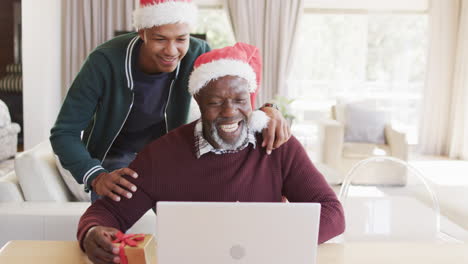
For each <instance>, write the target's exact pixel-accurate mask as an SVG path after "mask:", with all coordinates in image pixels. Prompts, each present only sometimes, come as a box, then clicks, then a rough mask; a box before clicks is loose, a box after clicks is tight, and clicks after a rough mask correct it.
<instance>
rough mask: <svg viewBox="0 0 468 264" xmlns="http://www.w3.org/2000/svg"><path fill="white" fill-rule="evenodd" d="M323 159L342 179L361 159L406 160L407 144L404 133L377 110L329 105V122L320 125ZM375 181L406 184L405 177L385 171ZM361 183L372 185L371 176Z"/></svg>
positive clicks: (359, 105)
mask: <svg viewBox="0 0 468 264" xmlns="http://www.w3.org/2000/svg"><path fill="white" fill-rule="evenodd" d="M322 128H323V131H322V137H323V146H322V151H323V153H322V159H323V163H324V164H326V165H327V166H329V167H331V168H334V169H336V170H337V171H339V172H340V174H341V177H342V178H344V176H345V175H346V174H347V173H348V172H349V170H350V169H351V168H352V167H353V166H354V165H355V164H356V163H357V162H359V161H360V160H363V159H366V158H369V157H381V156H391V157H396V158H398V159H401V160H405V161H406V160H407V159H408V144H407V142H406V136H405V134H404V133H401V132H398V131H396V130H395V129H394V128H393V127H392V125H391V124H390V118H389V116H388V114H387V113H385V112H383V111H378V110H376V107H375V106H372V104H371V103H369V102H366V101H361V102H354V103H348V104H337V105H335V106H332V109H331V119H330V120H326V121H324V122H323V126H322ZM381 173H385V174H386V176H383V175H381V176H380V177H379V178H378V181H379V183H381V184H395V185H402V184H405V179H404V178H399V176H402V175H404V174H401V173H399V172H398V171H397V172H393V171H391V168H387V169H386V170H384V171H381ZM359 181H360V183H361V184H374V183H376V182H375V178H374V177H373V174H370V175H368V177H364V176H363V177H359Z"/></svg>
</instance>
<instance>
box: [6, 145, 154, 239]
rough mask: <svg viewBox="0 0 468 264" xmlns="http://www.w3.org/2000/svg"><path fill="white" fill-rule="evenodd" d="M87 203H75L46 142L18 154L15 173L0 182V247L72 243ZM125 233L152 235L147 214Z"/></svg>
mask: <svg viewBox="0 0 468 264" xmlns="http://www.w3.org/2000/svg"><path fill="white" fill-rule="evenodd" d="M89 205H90V203H89V202H76V201H74V199H73V195H72V194H71V192H70V190H69V189H68V188H67V186H66V184H65V182H64V181H63V179H62V177H61V175H60V174H59V171H58V169H57V166H56V163H55V157H54V154H53V152H52V148H51V146H50V143H49V142H48V141H45V142H43V143H41V144H39V145H37V146H36V147H34V148H32V149H30V150H28V151H25V152H22V153H19V154H17V155H16V157H15V171H14V172H11V173H10V174H8V175H7V176H5V177H2V178H1V179H0V234H1V235H0V247H2V246H3V245H4V244H5V243H6V242H8V241H9V240H75V239H76V230H77V224H78V221H79V218H80V217H81V215H82V214H83V212H84V211H85V210H86V209H87V208H88V207H89ZM129 232H133V233H150V234H155V232H156V216H155V214H154V212H153V211H151V210H150V211H149V212H147V213H146V214H145V215H144V216H143V217H142V218H141V219H140V220H139V221H138V222H137V223H136V224H135V225H134V226H133V227H132V229H131V230H129Z"/></svg>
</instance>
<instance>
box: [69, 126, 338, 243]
mask: <svg viewBox="0 0 468 264" xmlns="http://www.w3.org/2000/svg"><path fill="white" fill-rule="evenodd" d="M194 126H195V122H194V123H191V124H188V125H185V126H182V127H180V128H177V129H175V130H173V131H172V132H170V133H169V134H167V135H165V136H163V137H161V138H159V139H158V140H156V141H154V142H152V143H150V144H149V145H147V146H146V147H145V148H144V149H143V150H142V151H141V152H140V153H139V154H138V156H137V157H136V159H135V160H134V161H133V162H132V163H131V164H130V166H129V167H130V168H131V169H133V170H135V171H136V172H137V173H138V175H139V176H138V178H137V179H133V178H131V177H127V179H128V180H130V181H131V182H133V183H134V184H135V185H136V186H137V188H138V190H137V191H136V192H135V193H134V194H133V197H132V199H126V198H123V199H122V200H121V201H120V202H114V201H112V200H111V199H109V198H107V197H106V198H103V199H99V200H98V201H96V202H95V203H94V204H92V205H91V206H90V207H89V208H88V210H87V211H86V212H85V213H84V215H83V216H82V217H81V219H80V222H79V225H78V240H79V241H80V244H82V242H83V241H82V240H83V237H84V235H85V234H86V232H87V230H88V229H89V228H91V227H92V226H95V225H102V226H110V227H114V228H117V229H119V230H123V231H126V230H127V229H129V228H130V227H131V226H132V225H133V224H134V223H135V222H136V221H137V220H138V219H139V218H140V217H141V216H142V215H143V214H145V212H146V211H148V210H149V209H150V208H152V207H154V206H155V204H156V203H157V202H158V201H223V202H235V201H240V202H281V198H282V196H285V197H287V199H288V200H289V201H290V202H318V203H320V204H321V207H322V209H321V215H320V231H319V239H318V241H319V243H323V242H325V241H327V240H329V239H331V238H332V237H334V236H337V235H339V234H341V233H342V232H343V231H344V227H345V221H344V214H343V208H342V206H341V204H340V202H339V201H338V199H337V197H336V195H335V193H334V192H333V190H332V189H331V188H330V186H329V185H328V183H327V182H326V181H325V179H324V177H323V176H322V174H321V173H320V172H319V171H317V169H316V168H315V167H314V165H313V164H312V162H311V161H310V160H309V158H308V156H307V154H306V152H305V151H304V148H303V147H302V145H301V144H300V143H299V142H298V141H297V139H296V138H294V137H291V139H290V140H289V141H288V142H287V143H285V144H283V145H282V146H281V147H280V148H278V149H276V150H274V151H273V152H272V154H271V155H267V154H266V152H265V149H264V148H262V147H260V146H257V147H256V148H253V146H252V145H251V144H250V145H249V146H248V147H246V148H245V149H243V150H242V151H239V152H237V153H231V154H221V155H217V154H214V153H207V154H205V155H202V156H201V157H200V159H197V158H196V156H195V139H194ZM261 140H262V139H261V138H260V136H259V137H258V138H257V142H262V141H261Z"/></svg>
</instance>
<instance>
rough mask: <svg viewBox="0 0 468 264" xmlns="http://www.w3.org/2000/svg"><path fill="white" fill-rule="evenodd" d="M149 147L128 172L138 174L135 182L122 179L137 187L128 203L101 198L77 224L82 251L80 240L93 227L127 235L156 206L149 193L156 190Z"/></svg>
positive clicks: (81, 243)
mask: <svg viewBox="0 0 468 264" xmlns="http://www.w3.org/2000/svg"><path fill="white" fill-rule="evenodd" d="M151 147H152V144H150V145H149V146H147V147H146V148H145V149H144V150H143V151H142V152H140V153H139V154H138V155H137V157H136V159H135V160H134V161H133V162H132V163H131V164H130V166H129V168H131V169H132V170H134V171H135V172H137V173H138V178H137V179H133V178H132V177H129V176H125V178H126V179H127V180H129V181H130V182H132V183H133V184H135V185H136V186H137V191H136V192H134V193H133V196H132V198H131V199H127V198H125V197H122V198H121V200H120V202H115V201H113V200H112V199H109V198H107V197H103V198H101V199H99V200H97V201H96V202H95V203H93V204H92V205H91V206H90V207H89V208H88V209H87V210H86V212H85V213H84V214H83V216H81V218H80V221H79V223H78V233H77V237H78V240H79V242H80V246H81V248H82V249H83V239H84V236H85V235H86V233H87V231H88V230H89V229H90V228H91V227H93V226H107V227H114V228H117V229H119V230H121V231H122V232H125V231H127V230H128V229H129V228H130V227H132V225H133V224H135V222H136V221H138V219H140V218H141V217H142V216H143V215H144V214H145V213H146V212H147V211H148V210H149V209H151V208H152V207H154V206H155V204H156V201H155V195H156V194H155V193H154V191H151V190H152V189H154V188H153V187H154V186H155V177H154V176H155V175H154V174H153V172H154V167H155V165H154V163H153V157H152V151H151Z"/></svg>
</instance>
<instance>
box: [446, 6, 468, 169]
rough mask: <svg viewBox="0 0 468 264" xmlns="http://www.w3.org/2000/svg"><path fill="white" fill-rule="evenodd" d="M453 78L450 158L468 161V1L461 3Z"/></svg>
mask: <svg viewBox="0 0 468 264" xmlns="http://www.w3.org/2000/svg"><path fill="white" fill-rule="evenodd" d="M457 39H458V41H457V49H456V55H455V58H456V59H455V74H454V78H453V88H452V102H451V118H449V120H450V123H449V127H450V149H449V156H450V157H451V158H456V159H464V160H468V0H462V1H461V2H460V23H459V28H458V37H457Z"/></svg>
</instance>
